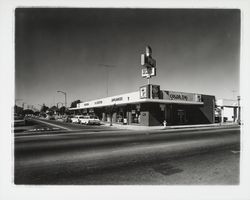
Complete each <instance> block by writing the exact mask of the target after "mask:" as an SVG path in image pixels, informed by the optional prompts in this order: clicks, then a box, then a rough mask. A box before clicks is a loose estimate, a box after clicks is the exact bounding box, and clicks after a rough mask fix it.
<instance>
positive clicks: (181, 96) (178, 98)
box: [169, 94, 188, 101]
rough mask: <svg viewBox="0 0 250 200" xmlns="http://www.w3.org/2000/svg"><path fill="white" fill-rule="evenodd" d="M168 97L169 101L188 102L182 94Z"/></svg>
mask: <svg viewBox="0 0 250 200" xmlns="http://www.w3.org/2000/svg"><path fill="white" fill-rule="evenodd" d="M169 97H170V99H171V100H182V101H188V96H187V95H183V94H170V95H169Z"/></svg>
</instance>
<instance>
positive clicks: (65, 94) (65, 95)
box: [57, 90, 67, 108]
mask: <svg viewBox="0 0 250 200" xmlns="http://www.w3.org/2000/svg"><path fill="white" fill-rule="evenodd" d="M57 92H59V93H62V94H64V97H65V100H64V102H65V108H67V93H66V92H64V91H60V90H58V91H57Z"/></svg>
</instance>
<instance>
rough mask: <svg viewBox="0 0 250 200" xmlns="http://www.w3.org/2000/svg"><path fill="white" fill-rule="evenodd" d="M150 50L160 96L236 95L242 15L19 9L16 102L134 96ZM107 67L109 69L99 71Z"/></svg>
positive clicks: (225, 11)
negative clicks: (177, 93)
mask: <svg viewBox="0 0 250 200" xmlns="http://www.w3.org/2000/svg"><path fill="white" fill-rule="evenodd" d="M147 45H150V46H151V48H152V52H153V54H152V56H153V58H154V59H156V64H157V66H156V70H157V71H156V72H157V75H156V76H155V77H153V78H152V79H151V80H150V82H151V83H152V84H157V85H160V87H161V89H163V90H172V91H180V92H193V93H201V94H209V95H215V96H216V98H217V99H219V98H226V99H232V98H236V97H237V95H239V72H240V64H239V63H240V10H237V9H121V8H120V9H117V8H116V9H108V8H102V9H101V8H100V9H94V8H78V9H70V8H54V9H53V8H17V9H16V10H15V99H20V100H19V101H17V104H18V105H21V104H22V103H23V102H25V105H26V106H27V105H33V106H34V107H36V108H39V104H40V105H41V104H43V103H45V104H46V105H47V106H53V105H56V104H57V103H58V102H63V103H64V95H63V94H62V93H57V91H58V90H61V91H64V92H66V93H67V102H68V105H70V103H71V102H72V101H74V100H77V99H80V100H81V101H88V100H93V99H98V98H103V97H106V96H107V85H108V96H112V95H118V94H123V93H127V92H134V91H137V90H138V89H139V87H140V86H142V85H145V84H147V80H146V79H144V78H142V77H141V69H142V67H141V65H140V55H141V54H142V53H144V52H145V47H146V46H147ZM105 66H109V67H105Z"/></svg>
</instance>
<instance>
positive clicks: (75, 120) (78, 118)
mask: <svg viewBox="0 0 250 200" xmlns="http://www.w3.org/2000/svg"><path fill="white" fill-rule="evenodd" d="M82 118H83V115H76V116H74V117H72V118H71V121H72V123H77V124H79V123H80V119H82Z"/></svg>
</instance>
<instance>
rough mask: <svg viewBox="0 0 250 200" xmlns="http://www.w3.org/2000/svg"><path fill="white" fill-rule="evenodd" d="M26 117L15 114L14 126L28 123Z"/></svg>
mask: <svg viewBox="0 0 250 200" xmlns="http://www.w3.org/2000/svg"><path fill="white" fill-rule="evenodd" d="M26 123H27V122H26V119H25V117H24V116H22V115H17V114H15V115H14V126H25V125H26Z"/></svg>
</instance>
